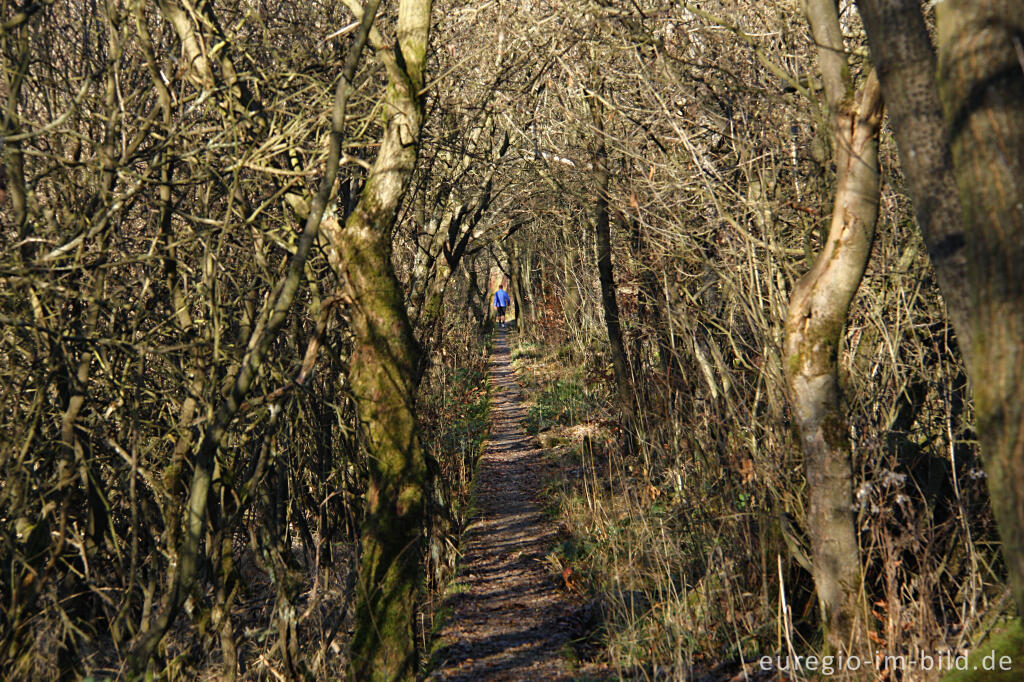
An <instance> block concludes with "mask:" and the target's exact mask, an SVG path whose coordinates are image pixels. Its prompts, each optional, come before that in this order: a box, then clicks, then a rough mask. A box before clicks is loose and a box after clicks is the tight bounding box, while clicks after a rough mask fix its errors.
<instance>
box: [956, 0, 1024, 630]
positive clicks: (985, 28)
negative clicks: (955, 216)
mask: <svg viewBox="0 0 1024 682" xmlns="http://www.w3.org/2000/svg"><path fill="white" fill-rule="evenodd" d="M936 19H937V23H938V29H939V30H938V52H939V72H938V88H939V94H940V96H941V98H942V104H943V109H944V111H945V117H946V130H947V131H948V135H949V143H950V148H951V149H952V155H953V167H954V172H955V174H956V179H957V184H958V186H959V190H960V204H961V207H962V210H963V220H964V233H965V236H966V251H967V262H968V267H967V273H968V274H967V276H968V282H969V292H970V312H969V317H968V320H969V321H968V324H969V325H970V329H971V350H970V352H969V353H968V354H967V360H968V373H969V375H970V378H971V383H972V385H973V389H974V409H975V416H976V419H977V430H978V439H979V441H980V443H981V452H982V456H983V458H984V460H985V472H986V474H987V479H988V487H989V493H990V494H991V497H992V510H993V512H994V514H995V517H996V521H997V522H998V524H999V530H1000V534H1001V536H1002V540H1003V556H1004V559H1005V561H1006V568H1007V575H1008V577H1009V582H1010V586H1011V588H1012V589H1013V593H1014V597H1015V598H1016V600H1017V611H1018V614H1020V615H1022V616H1024V45H1022V43H1024V13H1022V11H1021V3H1020V2H1019V1H1017V0H969V1H968V0H946V2H942V3H938V4H937V5H936Z"/></svg>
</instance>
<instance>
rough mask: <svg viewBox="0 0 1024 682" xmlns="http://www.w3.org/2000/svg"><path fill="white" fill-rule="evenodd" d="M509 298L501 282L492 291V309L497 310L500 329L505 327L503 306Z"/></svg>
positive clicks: (505, 306) (507, 302) (505, 305)
mask: <svg viewBox="0 0 1024 682" xmlns="http://www.w3.org/2000/svg"><path fill="white" fill-rule="evenodd" d="M509 303H511V300H510V299H509V297H508V292H507V291H505V287H504V286H502V285H501V284H499V285H498V290H497V291H495V292H494V309H495V310H496V311H497V312H498V326H500V327H501V328H502V329H504V328H505V308H507V307H508V304H509Z"/></svg>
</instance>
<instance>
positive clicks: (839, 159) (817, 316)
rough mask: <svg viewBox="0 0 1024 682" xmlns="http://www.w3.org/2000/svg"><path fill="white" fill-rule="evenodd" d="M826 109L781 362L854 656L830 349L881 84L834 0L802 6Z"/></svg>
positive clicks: (811, 510) (874, 205)
mask: <svg viewBox="0 0 1024 682" xmlns="http://www.w3.org/2000/svg"><path fill="white" fill-rule="evenodd" d="M805 7H806V12H807V17H808V21H809V22H810V25H811V33H812V35H813V36H814V39H815V42H816V44H817V45H818V62H819V66H820V67H821V71H822V81H823V82H824V84H825V96H826V99H827V103H828V107H829V110H830V113H831V116H832V125H833V127H834V130H833V141H834V149H835V159H836V174H837V177H836V190H835V198H834V205H833V212H832V222H831V226H830V229H829V235H828V239H827V241H826V243H825V246H824V248H823V249H822V252H821V254H820V255H819V256H818V259H817V261H816V262H815V264H814V266H813V267H812V268H811V270H810V271H809V272H808V273H807V274H806V275H804V276H803V277H802V278H801V279H800V281H799V282H798V283H797V285H796V287H795V288H794V290H793V293H792V296H791V298H790V302H789V309H788V311H787V316H786V325H785V332H786V339H785V347H784V351H785V369H786V382H787V387H788V389H789V394H790V400H791V405H792V409H793V418H794V420H795V422H796V426H797V429H798V430H799V434H800V440H801V445H802V447H803V451H804V466H805V470H806V475H807V489H808V493H807V494H808V510H807V531H808V536H809V537H810V540H811V551H812V568H813V570H812V573H813V575H814V583H815V589H816V591H817V594H818V604H819V606H820V608H821V617H822V624H823V626H824V629H825V636H826V641H827V644H828V647H829V648H830V649H831V650H832V651H834V652H836V653H839V652H857V653H861V652H862V649H863V647H864V646H866V644H867V641H866V638H865V634H864V633H865V631H866V630H865V614H866V609H864V608H863V598H862V590H861V567H860V553H859V548H858V542H857V531H856V526H855V518H854V513H853V468H852V462H851V451H850V443H849V437H848V433H847V425H846V420H845V418H844V415H843V412H842V409H841V406H840V391H839V376H838V354H839V343H840V340H841V338H842V332H843V327H844V326H845V324H846V319H847V314H848V311H849V307H850V302H851V301H852V300H853V296H854V294H855V293H856V291H857V288H858V286H860V282H861V278H862V277H863V275H864V269H865V267H866V265H867V261H868V257H869V255H870V252H871V243H872V240H873V238H874V230H875V222H876V219H877V217H878V191H879V190H878V187H879V185H878V182H879V180H878V131H879V126H880V124H881V119H882V97H881V89H880V86H879V83H878V80H877V77H876V76H875V74H874V72H872V73H871V74H870V75H869V76H868V78H867V81H866V82H865V84H864V86H863V87H862V89H861V90H860V91H859V92H855V91H854V87H853V83H852V78H851V76H850V73H849V66H848V64H847V63H846V59H845V57H844V52H843V39H842V33H841V32H840V28H839V20H838V16H837V13H836V6H835V3H834V2H832V0H807V2H806V3H805Z"/></svg>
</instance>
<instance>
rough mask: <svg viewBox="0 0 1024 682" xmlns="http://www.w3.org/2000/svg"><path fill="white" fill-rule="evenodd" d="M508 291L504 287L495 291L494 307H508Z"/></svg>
mask: <svg viewBox="0 0 1024 682" xmlns="http://www.w3.org/2000/svg"><path fill="white" fill-rule="evenodd" d="M509 302H510V301H509V297H508V292H507V291H505V290H504V289H498V290H497V291H495V292H494V307H496V308H507V307H508V304H509Z"/></svg>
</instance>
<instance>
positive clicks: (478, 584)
mask: <svg viewBox="0 0 1024 682" xmlns="http://www.w3.org/2000/svg"><path fill="white" fill-rule="evenodd" d="M490 380H491V383H492V386H493V390H494V394H493V399H492V402H491V434H490V438H489V440H488V443H487V446H486V448H485V450H484V454H483V456H482V457H481V460H480V463H479V465H478V467H477V472H476V479H475V484H474V499H475V505H476V508H477V513H476V516H475V517H474V519H473V521H472V522H471V523H470V525H469V528H468V529H467V530H466V532H465V534H464V535H463V538H462V554H463V557H462V561H461V565H460V569H459V572H458V577H457V578H456V580H455V584H454V586H453V588H452V590H451V592H452V594H451V595H450V596H449V597H448V598H447V600H446V602H445V605H446V607H447V608H448V609H449V610H450V612H451V613H450V616H449V618H448V620H447V622H446V624H445V626H444V627H443V629H442V630H441V633H440V641H441V643H442V648H441V649H440V650H439V651H438V652H437V658H436V660H437V661H438V667H437V669H436V670H435V671H434V672H433V673H432V674H431V676H430V677H431V679H440V680H452V681H455V680H466V681H469V680H571V679H573V675H572V674H571V672H570V670H569V668H570V666H569V664H568V661H567V660H566V658H565V654H566V651H567V649H568V647H569V644H570V634H569V632H570V626H569V622H568V620H567V616H568V615H569V613H570V611H571V609H572V605H571V604H570V602H569V601H568V599H567V598H566V597H565V595H564V594H563V593H561V592H560V591H559V588H558V585H557V583H556V581H555V579H554V576H553V575H552V569H551V567H550V565H548V564H546V563H545V562H544V557H545V556H546V555H547V554H548V552H550V551H551V547H552V545H553V543H554V542H555V539H556V528H555V526H554V524H553V523H552V522H551V521H550V520H549V519H547V518H545V516H544V515H543V514H542V512H541V509H540V505H539V504H538V502H537V498H538V495H539V493H540V487H541V485H542V480H541V475H542V470H543V468H544V464H543V456H542V451H541V450H538V449H537V448H536V447H535V445H534V442H533V440H532V439H531V438H530V437H529V436H527V435H526V432H525V431H524V430H523V426H522V419H523V416H524V413H523V409H522V407H521V406H520V404H519V386H518V384H517V383H516V380H515V377H514V375H513V371H512V367H511V364H510V359H509V349H508V337H507V334H506V333H505V332H504V331H501V330H499V331H498V332H497V334H496V335H495V342H494V350H493V353H492V356H491V366H490Z"/></svg>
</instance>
